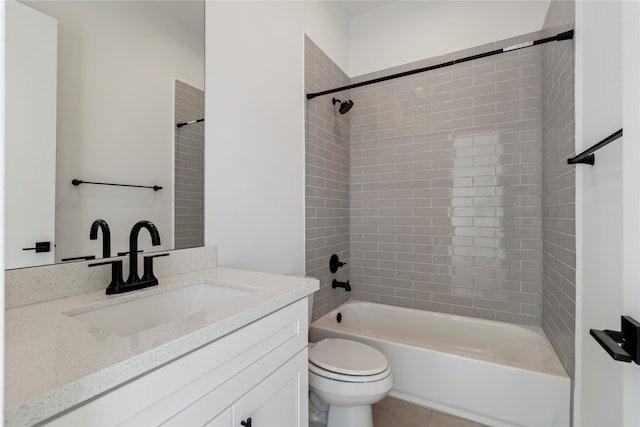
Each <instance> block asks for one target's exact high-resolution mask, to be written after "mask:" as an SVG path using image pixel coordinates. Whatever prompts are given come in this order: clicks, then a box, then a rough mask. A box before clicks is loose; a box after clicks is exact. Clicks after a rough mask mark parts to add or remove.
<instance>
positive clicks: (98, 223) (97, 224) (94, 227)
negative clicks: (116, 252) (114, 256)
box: [89, 219, 111, 258]
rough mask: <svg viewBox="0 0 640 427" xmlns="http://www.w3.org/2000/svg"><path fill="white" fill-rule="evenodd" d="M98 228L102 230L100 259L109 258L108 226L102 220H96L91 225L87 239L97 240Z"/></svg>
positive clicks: (109, 236)
mask: <svg viewBox="0 0 640 427" xmlns="http://www.w3.org/2000/svg"><path fill="white" fill-rule="evenodd" d="M98 228H100V229H101V230H102V258H109V257H110V256H111V231H109V224H107V221H105V220H104V219H96V220H95V221H93V224H91V231H90V232H89V239H90V240H96V239H97V238H98Z"/></svg>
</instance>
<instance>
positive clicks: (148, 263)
mask: <svg viewBox="0 0 640 427" xmlns="http://www.w3.org/2000/svg"><path fill="white" fill-rule="evenodd" d="M163 256H169V254H168V253H166V254H159V255H148V256H146V257H144V259H143V268H144V270H143V273H142V279H140V280H141V281H143V282H153V281H155V282H158V278H157V277H156V276H155V275H154V274H153V259H154V258H159V257H163Z"/></svg>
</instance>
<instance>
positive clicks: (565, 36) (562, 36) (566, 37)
mask: <svg viewBox="0 0 640 427" xmlns="http://www.w3.org/2000/svg"><path fill="white" fill-rule="evenodd" d="M572 38H573V30H569V31H565V32H563V33H558V34H556V35H555V36H551V37H547V38H544V39H540V40H534V41H529V42H524V43H519V44H516V45H513V46H508V47H505V48H503V49H496V50H492V51H490V52H484V53H479V54H477V55H471V56H467V57H465V58H460V59H454V60H453V61H449V62H443V63H442V64H437V65H430V66H429V67H424V68H418V69H415V70H411V71H404V72H402V73H397V74H391V75H389V76H384V77H378V78H376V79H372V80H367V81H364V82H360V83H354V84H350V85H347V86H342V87H339V88H336V89H329V90H325V91H322V92H317V93H308V94H307V99H313V98H315V97H317V96H322V95H328V94H330V93H336V92H340V91H342V90H347V89H353V88H356V87H361V86H366V85H370V84H374V83H380V82H385V81H387V80H391V79H397V78H400V77H406V76H410V75H413V74H418V73H424V72H425V71H431V70H436V69H438V68H444V67H449V66H451V65H455V64H460V63H462V62H467V61H471V60H474V59H479V58H486V57H487V56H493V55H498V54H500V53H505V52H510V51H512V50H518V49H524V48H525V47H529V46H535V45H539V44H543V43H548V42H554V41H561V40H571V39H572Z"/></svg>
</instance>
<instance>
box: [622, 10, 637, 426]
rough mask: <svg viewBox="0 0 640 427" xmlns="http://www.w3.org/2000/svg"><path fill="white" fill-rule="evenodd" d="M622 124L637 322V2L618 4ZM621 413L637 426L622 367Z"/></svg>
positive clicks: (627, 281) (632, 376)
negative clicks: (620, 39) (620, 23)
mask: <svg viewBox="0 0 640 427" xmlns="http://www.w3.org/2000/svg"><path fill="white" fill-rule="evenodd" d="M622 85H623V88H624V90H623V91H622V93H623V95H622V109H623V113H622V125H623V128H624V135H625V139H626V140H627V141H630V142H632V143H631V144H624V145H623V147H622V153H623V154H622V169H623V187H622V189H623V194H622V197H623V199H624V204H623V209H622V211H623V216H622V222H623V226H624V231H625V233H624V237H623V254H624V255H623V259H622V265H623V278H622V280H623V284H624V288H623V303H622V309H623V312H624V313H625V314H627V315H630V316H632V317H634V318H635V319H636V320H638V319H640V262H638V259H639V258H640V170H639V168H638V164H640V147H639V146H638V144H637V143H636V142H637V141H640V121H639V120H638V117H640V3H639V2H637V1H634V2H623V3H622ZM622 369H623V374H622V376H623V391H622V395H623V401H622V411H623V417H624V422H625V425H629V426H638V425H640V404H638V402H640V369H638V366H637V365H635V364H628V365H627V366H624V367H623V368H622Z"/></svg>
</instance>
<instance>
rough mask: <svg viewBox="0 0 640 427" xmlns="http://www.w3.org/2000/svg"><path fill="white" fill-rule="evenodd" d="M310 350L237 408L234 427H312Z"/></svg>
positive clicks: (251, 394) (281, 370)
mask: <svg viewBox="0 0 640 427" xmlns="http://www.w3.org/2000/svg"><path fill="white" fill-rule="evenodd" d="M307 385H308V373H307V351H306V350H304V351H301V352H300V353H298V354H297V355H296V356H294V357H293V358H292V359H290V360H289V361H288V362H287V363H285V364H284V365H283V366H282V367H281V368H280V369H278V370H277V371H275V372H274V373H273V374H271V375H269V376H268V377H267V378H266V379H264V380H263V381H262V382H260V383H259V384H256V385H255V387H254V388H253V389H252V390H251V391H250V392H248V393H247V394H246V395H244V397H242V398H241V399H239V400H238V401H237V402H236V403H235V404H234V405H233V418H234V426H238V427H239V426H241V425H243V424H241V423H242V422H244V423H245V424H244V425H249V423H248V419H249V418H251V424H250V425H251V427H294V426H295V427H301V426H307V425H308V422H309V421H308V409H307V406H308V405H307Z"/></svg>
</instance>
